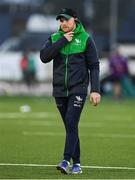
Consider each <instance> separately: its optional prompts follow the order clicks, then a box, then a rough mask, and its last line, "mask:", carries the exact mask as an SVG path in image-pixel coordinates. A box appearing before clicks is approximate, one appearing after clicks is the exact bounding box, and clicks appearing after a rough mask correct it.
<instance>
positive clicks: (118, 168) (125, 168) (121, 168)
mask: <svg viewBox="0 0 135 180" xmlns="http://www.w3.org/2000/svg"><path fill="white" fill-rule="evenodd" d="M0 166H25V167H56V165H49V164H18V163H15V164H14V163H0ZM81 167H82V168H84V169H116V170H135V167H113V166H112V167H111V166H81Z"/></svg>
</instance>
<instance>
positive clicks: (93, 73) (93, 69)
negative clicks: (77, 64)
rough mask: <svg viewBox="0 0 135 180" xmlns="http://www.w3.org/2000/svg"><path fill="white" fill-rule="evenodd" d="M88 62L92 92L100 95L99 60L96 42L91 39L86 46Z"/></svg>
mask: <svg viewBox="0 0 135 180" xmlns="http://www.w3.org/2000/svg"><path fill="white" fill-rule="evenodd" d="M85 53H86V61H87V66H88V69H89V71H90V84H91V92H98V93H100V81H99V58H98V54H97V49H96V45H95V42H94V40H93V39H92V38H91V37H89V38H88V40H87V46H86V52H85Z"/></svg>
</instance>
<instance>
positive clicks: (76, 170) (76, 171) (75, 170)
mask: <svg viewBox="0 0 135 180" xmlns="http://www.w3.org/2000/svg"><path fill="white" fill-rule="evenodd" d="M81 173H82V169H81V166H80V164H73V166H72V169H71V174H81Z"/></svg>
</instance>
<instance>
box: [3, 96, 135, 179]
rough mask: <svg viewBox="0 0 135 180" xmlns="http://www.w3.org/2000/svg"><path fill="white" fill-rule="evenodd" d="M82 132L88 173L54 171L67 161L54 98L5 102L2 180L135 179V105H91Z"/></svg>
mask: <svg viewBox="0 0 135 180" xmlns="http://www.w3.org/2000/svg"><path fill="white" fill-rule="evenodd" d="M22 105H29V106H30V107H31V111H30V112H21V111H20V107H21V106H22ZM79 129H80V141H81V164H82V166H84V168H83V174H81V175H62V174H61V173H60V172H59V171H57V170H56V168H55V166H51V165H56V164H57V163H59V161H61V160H62V154H63V146H64V135H65V134H64V133H65V132H64V126H63V123H62V120H61V117H60V115H59V113H58V111H57V109H56V106H55V102H54V99H53V98H46V97H0V179H134V178H135V100H123V101H121V102H114V101H111V100H109V99H102V101H101V104H100V106H98V107H93V106H92V105H91V104H90V103H89V102H88V100H87V102H86V104H85V107H84V110H83V113H82V116H81V121H80V125H79ZM49 165H50V166H49Z"/></svg>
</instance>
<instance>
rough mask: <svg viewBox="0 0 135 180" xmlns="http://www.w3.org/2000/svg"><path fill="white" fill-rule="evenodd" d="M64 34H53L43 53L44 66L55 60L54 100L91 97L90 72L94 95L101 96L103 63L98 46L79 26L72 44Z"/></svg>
mask: <svg viewBox="0 0 135 180" xmlns="http://www.w3.org/2000/svg"><path fill="white" fill-rule="evenodd" d="M63 34H64V32H62V31H61V30H60V31H59V32H58V33H55V34H52V35H51V37H50V38H49V39H48V40H47V42H46V44H45V46H44V47H43V49H42V50H41V51H40V58H41V61H42V62H43V63H48V62H50V61H51V60H52V59H53V96H54V97H66V96H69V95H71V94H87V88H88V84H89V72H90V82H91V92H99V91H100V88H99V60H98V55H97V50H96V47H95V43H94V41H93V40H92V38H91V37H90V36H89V35H88V34H87V33H86V31H85V30H84V28H83V26H82V25H81V24H80V23H77V27H76V29H75V31H74V37H73V40H72V41H71V42H68V40H67V39H66V38H65V37H64V36H63Z"/></svg>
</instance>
